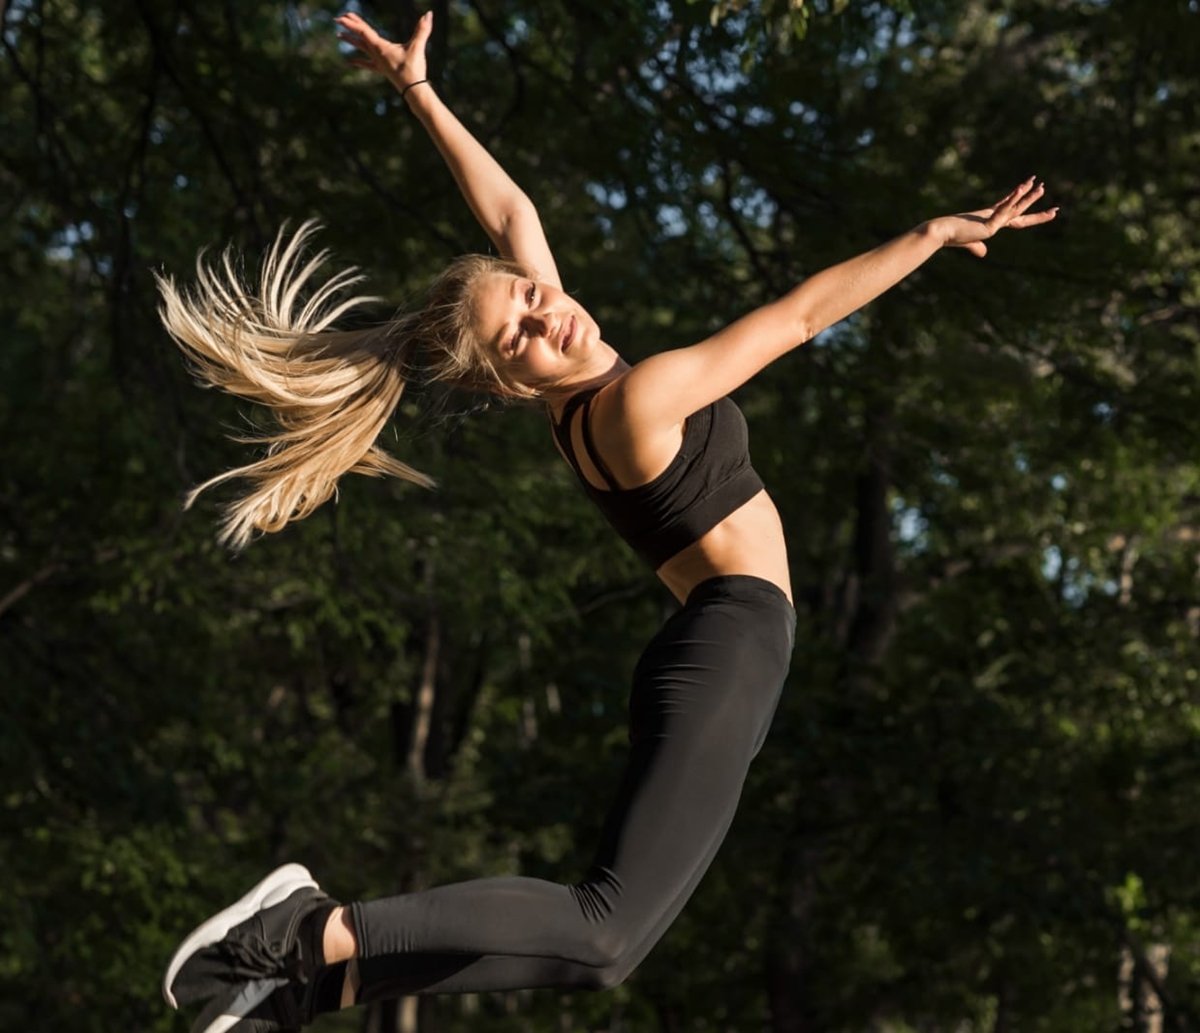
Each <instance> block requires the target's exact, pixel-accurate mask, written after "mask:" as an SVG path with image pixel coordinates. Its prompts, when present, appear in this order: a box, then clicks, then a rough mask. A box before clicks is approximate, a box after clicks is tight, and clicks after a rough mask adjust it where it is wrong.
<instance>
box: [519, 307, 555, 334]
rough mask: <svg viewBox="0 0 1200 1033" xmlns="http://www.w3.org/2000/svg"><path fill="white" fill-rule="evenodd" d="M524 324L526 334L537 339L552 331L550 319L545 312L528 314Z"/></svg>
mask: <svg viewBox="0 0 1200 1033" xmlns="http://www.w3.org/2000/svg"><path fill="white" fill-rule="evenodd" d="M522 322H523V323H524V324H525V332H526V333H527V334H532V335H534V336H535V337H544V336H545V335H546V334H547V333H548V332H549V330H550V318H549V316H547V315H546V313H544V312H527V313H526V314H525V318H524V319H523V320H522Z"/></svg>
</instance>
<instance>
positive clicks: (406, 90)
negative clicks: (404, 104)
mask: <svg viewBox="0 0 1200 1033" xmlns="http://www.w3.org/2000/svg"><path fill="white" fill-rule="evenodd" d="M427 82H429V80H428V79H418V80H417V81H416V82H410V83H409V84H408V85H407V86H405V87H404V89H402V90H401V91H400V99H401V100H403V99H404V95H405V94H406V93H407V92H408V91H409V90H411V89H412V88H413V87H414V86H420V85H421V83H427Z"/></svg>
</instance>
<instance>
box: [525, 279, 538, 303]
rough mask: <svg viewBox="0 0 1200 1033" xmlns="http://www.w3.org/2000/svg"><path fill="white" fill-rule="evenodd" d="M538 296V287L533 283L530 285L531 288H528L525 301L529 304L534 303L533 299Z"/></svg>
mask: <svg viewBox="0 0 1200 1033" xmlns="http://www.w3.org/2000/svg"><path fill="white" fill-rule="evenodd" d="M536 297H537V287H536V286H535V285H534V284H532V283H531V284H530V285H529V290H527V291H526V292H525V301H526V303H527V304H529V305H532V304H533V299H534V298H536Z"/></svg>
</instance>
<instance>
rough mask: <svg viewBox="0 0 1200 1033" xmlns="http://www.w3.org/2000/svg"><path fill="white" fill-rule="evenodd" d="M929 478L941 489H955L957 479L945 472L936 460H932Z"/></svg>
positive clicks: (947, 471)
mask: <svg viewBox="0 0 1200 1033" xmlns="http://www.w3.org/2000/svg"><path fill="white" fill-rule="evenodd" d="M929 476H930V477H932V478H933V480H934V483H936V484H940V485H941V486H942V487H943V488H957V487H958V478H957V477H955V476H954V474H952V473H951V472H950V471H949V470H947V469H946V468H945V467H944V466H943V465H942V464H941V462H939V461H938V460H937V459H934V460H933V469H932V470H930V472H929Z"/></svg>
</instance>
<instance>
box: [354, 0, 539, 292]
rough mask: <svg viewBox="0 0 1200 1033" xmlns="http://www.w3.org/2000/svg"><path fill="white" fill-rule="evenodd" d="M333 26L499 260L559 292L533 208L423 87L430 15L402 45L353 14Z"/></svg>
mask: <svg viewBox="0 0 1200 1033" xmlns="http://www.w3.org/2000/svg"><path fill="white" fill-rule="evenodd" d="M337 23H338V24H339V25H340V26H341V27H342V30H343V31H342V32H340V33H338V36H339V37H340V38H341V39H343V40H345V41H346V42H347V43H350V44H351V45H353V46H354V47H355V48H357V50H358V51H359V55H360V56H357V57H355V58H353V59H352V60H351V64H353V65H355V66H356V67H358V68H366V69H370V70H371V71H374V72H378V73H379V74H381V75H383V76H386V77H387V79H388V81H389V82H391V84H392V85H393V86H395V87H396V89H398V90H400V91H401V93H402V94H403V96H404V99H405V101H406V102H407V104H408V106H409V109H410V110H411V111H412V113H413V114H414V115H416V117H417V118H418V119H419V120H420V122H421V124H422V125H423V126H424V127H425V129H426V130H427V131H428V133H429V135H430V137H432V139H433V142H434V144H435V145H436V146H437V149H438V151H439V152H440V153H441V155H442V157H443V158H444V159H445V160H446V165H447V166H449V168H450V172H451V173H452V174H453V175H454V179H455V182H457V183H458V187H459V189H460V190H461V191H462V194H463V197H464V198H465V199H466V202H467V204H468V205H469V206H470V208H471V211H472V212H473V213H474V215H475V218H476V219H478V220H479V225H480V226H482V227H483V229H484V232H486V233H487V235H488V236H489V237H490V238H491V240H492V243H493V244H495V245H496V249H497V250H498V251H499V252H500V254H501V255H503V256H504V257H505V258H512V259H515V260H516V261H518V262H520V263H521V264H522V265H524V266H526V267H528V268H529V269H530V270H531V271H532V272H534V273H535V274H536V275H537V278H538V279H539V280H541V281H542V282H544V283H550V284H553V285H554V286H556V287H561V286H562V284H561V282H560V281H559V277H558V267H557V266H556V265H555V262H554V256H553V254H551V252H550V245H549V244H548V243H547V242H546V234H545V233H544V232H543V230H542V223H541V220H540V219H539V218H538V214H537V209H536V208H534V206H533V202H532V201H530V200H529V197H528V195H526V193H525V192H524V191H523V190H522V189H521V188H520V187H519V186H517V184H516V183H514V182H513V180H512V178H511V177H510V176H509V175H508V173H506V172H505V171H504V169H502V168H501V167H500V164H499V162H497V161H496V159H495V158H493V157H492V156H491V155H490V154H489V153H488V152H487V148H485V147H484V146H483V145H482V144H481V143H480V142H479V141H478V140H476V139H475V137H473V136H472V135H471V133H470V132H469V131H468V129H467V128H466V126H464V125H463V124H462V123H461V122H460V121H459V120H458V119H457V118H456V117H455V115H454V113H453V112H452V111H451V110H450V109H449V108H448V107H446V105H445V104H444V103H442V100H441V98H440V97H438V95H437V94H436V93H435V92H434V90H433V87H432V86H431V85H430V84H429V83H427V82H422V80H424V79H425V76H426V62H425V45H426V43H428V42H429V34H430V33H431V32H432V31H433V12H432V11H429V12H426V13H425V15H424V16H423V17H422V18H421V20H420V21H418V22H417V27H416V29H415V30H414V31H413V34H412V38H411V39H410V40H409V41H408V42H407V43H404V44H400V43H393V42H391V41H390V40H386V39H384V38H383V37H382V36H380V35H379V33H377V32H376V31H375V30H374V29H373V28H371V26H370V25H368V24H367V23H366V22H365V21H364V20H363V19H362V18H361V17H359V16H358V15H357V14H354V13H353V12H351V13H347V14H343V15H339V16H338V18H337ZM416 84H420V85H416ZM410 87H411V88H410Z"/></svg>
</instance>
